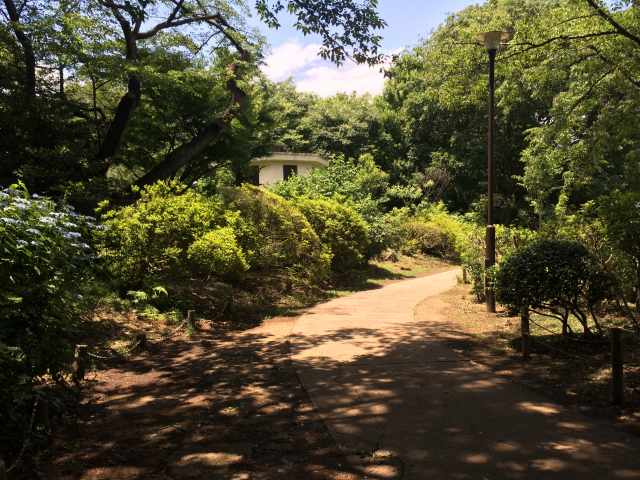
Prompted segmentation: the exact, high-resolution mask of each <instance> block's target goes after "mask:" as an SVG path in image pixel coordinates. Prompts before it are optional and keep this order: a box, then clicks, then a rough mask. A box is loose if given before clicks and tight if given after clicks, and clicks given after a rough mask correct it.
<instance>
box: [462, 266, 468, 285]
mask: <svg viewBox="0 0 640 480" xmlns="http://www.w3.org/2000/svg"><path fill="white" fill-rule="evenodd" d="M468 283H469V277H468V276H467V269H466V268H464V267H462V284H463V285H467V284H468Z"/></svg>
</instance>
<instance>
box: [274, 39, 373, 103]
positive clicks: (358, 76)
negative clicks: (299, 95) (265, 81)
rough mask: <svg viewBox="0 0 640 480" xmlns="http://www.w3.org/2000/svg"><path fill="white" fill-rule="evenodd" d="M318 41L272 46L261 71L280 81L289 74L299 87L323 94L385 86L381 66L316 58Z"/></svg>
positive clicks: (324, 95)
mask: <svg viewBox="0 0 640 480" xmlns="http://www.w3.org/2000/svg"><path fill="white" fill-rule="evenodd" d="M319 49H320V46H319V45H318V44H309V45H301V44H299V43H297V42H293V41H290V42H286V43H283V44H281V45H279V46H277V47H275V48H274V49H273V51H272V53H271V54H270V55H268V56H267V57H266V59H265V63H266V65H264V66H263V67H262V71H263V72H264V73H265V74H266V75H267V77H269V78H270V79H271V80H273V81H276V82H279V81H282V80H286V79H287V78H289V77H292V78H293V80H294V83H295V84H296V86H297V87H298V89H299V90H301V91H305V92H313V93H316V94H318V95H320V96H323V97H328V96H331V95H335V94H336V93H338V92H346V93H352V92H356V93H359V94H364V93H370V94H373V95H377V94H380V93H381V92H382V89H383V87H384V74H383V72H382V71H381V66H374V67H370V66H368V65H358V64H356V63H353V62H350V61H349V62H347V63H345V64H344V65H342V66H340V67H337V66H336V65H334V64H332V63H330V62H327V61H325V60H322V59H321V58H319V57H318V51H319Z"/></svg>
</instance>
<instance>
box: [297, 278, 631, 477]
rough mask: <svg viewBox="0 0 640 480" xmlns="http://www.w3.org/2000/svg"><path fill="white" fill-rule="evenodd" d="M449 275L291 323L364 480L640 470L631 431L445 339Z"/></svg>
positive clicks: (333, 426) (302, 364)
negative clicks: (500, 372) (514, 378)
mask: <svg viewBox="0 0 640 480" xmlns="http://www.w3.org/2000/svg"><path fill="white" fill-rule="evenodd" d="M455 275H456V272H455V271H451V272H446V273H441V274H436V275H433V276H429V277H425V278H419V279H415V280H408V281H405V282H401V283H397V284H394V285H389V286H386V287H384V288H382V289H379V290H374V291H369V292H360V293H357V294H354V295H351V296H349V297H345V298H340V299H336V300H333V301H331V302H328V303H325V304H323V305H320V306H318V307H316V308H313V309H311V310H310V311H309V312H308V313H306V314H304V315H302V316H301V317H299V318H298V319H297V320H296V323H295V326H294V329H293V332H292V335H291V337H290V341H291V350H292V359H293V361H294V363H295V365H296V368H297V369H298V373H299V375H300V378H301V379H302V381H303V383H304V385H305V388H306V389H307V391H308V392H309V394H310V396H311V398H312V400H313V402H314V404H315V405H316V408H317V409H318V411H319V412H320V414H321V416H322V417H323V418H324V420H325V421H326V423H327V424H328V425H329V428H330V430H331V432H332V434H333V435H334V437H335V438H336V440H337V441H338V442H339V444H340V445H341V446H342V448H343V450H344V451H345V452H346V453H347V454H349V461H350V462H351V464H352V465H353V467H354V469H355V470H356V471H359V472H360V473H361V474H363V475H364V476H366V478H372V479H374V478H375V479H383V478H385V479H391V478H397V479H400V478H402V479H429V478H434V479H487V480H489V479H574V478H575V479H578V478H580V479H584V478H594V479H595V478H597V479H601V478H602V479H605V478H606V479H630V478H640V457H639V456H638V452H639V451H640V439H638V438H637V437H633V436H630V435H628V434H625V433H623V432H621V431H618V430H615V429H614V428H613V427H611V426H609V425H607V424H604V423H600V422H598V421H597V420H594V419H589V418H586V417H583V416H581V415H579V414H577V413H574V412H573V411H570V410H567V409H565V408H564V407H562V406H560V405H557V404H554V403H551V402H549V401H548V400H547V399H546V398H544V397H542V396H540V395H538V394H535V393H533V392H532V391H530V390H527V389H525V388H524V387H521V386H519V385H517V384H514V383H511V382H509V381H508V380H506V379H504V378H501V377H499V376H497V375H495V374H494V373H493V372H491V371H490V370H488V369H486V368H484V367H482V366H479V365H477V364H474V363H472V362H470V361H469V360H468V359H466V358H464V357H462V356H461V355H459V354H457V353H455V352H454V351H453V350H452V349H450V348H449V347H448V346H447V344H446V342H445V340H444V339H443V338H442V333H443V332H444V333H446V331H447V329H449V328H451V325H450V324H449V323H448V322H447V319H446V318H445V316H444V315H443V314H442V312H443V311H444V310H445V308H446V305H445V303H444V302H443V301H442V299H441V298H438V295H439V294H441V293H443V292H444V291H446V290H447V289H449V288H451V287H452V286H453V285H455ZM425 297H428V298H427V300H426V301H423V299H425ZM421 301H423V302H422V304H421V312H422V315H421V317H420V319H419V320H418V319H417V318H416V317H415V316H414V308H415V306H416V305H417V304H418V303H420V302H421ZM425 312H426V316H425Z"/></svg>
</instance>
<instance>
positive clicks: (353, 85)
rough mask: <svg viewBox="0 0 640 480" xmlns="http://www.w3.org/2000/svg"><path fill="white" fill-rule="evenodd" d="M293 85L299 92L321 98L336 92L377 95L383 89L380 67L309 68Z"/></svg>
mask: <svg viewBox="0 0 640 480" xmlns="http://www.w3.org/2000/svg"><path fill="white" fill-rule="evenodd" d="M295 83H296V86H297V87H298V89H299V90H302V91H304V92H313V93H317V94H318V95H320V96H322V97H328V96H331V95H335V94H336V93H338V92H345V93H352V92H356V93H359V94H364V93H370V94H372V95H378V94H380V93H382V89H383V87H384V74H383V73H382V72H381V71H380V66H376V67H370V66H368V65H357V64H346V65H343V66H341V67H336V66H335V65H322V66H317V67H313V68H309V69H308V70H306V71H305V72H304V74H303V75H301V77H300V78H299V79H296V82H295Z"/></svg>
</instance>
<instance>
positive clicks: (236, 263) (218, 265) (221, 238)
mask: <svg viewBox="0 0 640 480" xmlns="http://www.w3.org/2000/svg"><path fill="white" fill-rule="evenodd" d="M187 254H188V256H189V260H191V262H192V263H193V265H194V266H195V268H196V269H198V270H201V271H203V272H205V273H207V274H209V275H217V276H229V277H238V276H239V275H240V274H242V273H243V272H246V271H247V270H248V269H249V264H248V263H247V260H246V259H245V256H244V253H243V252H242V249H241V248H240V246H239V245H238V242H237V240H236V236H235V233H234V232H233V229H232V228H231V227H221V228H217V229H215V230H212V231H210V232H207V233H205V234H204V235H203V236H202V237H200V238H198V239H197V240H196V241H195V242H193V243H192V244H191V246H190V247H189V249H188V252H187Z"/></svg>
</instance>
